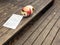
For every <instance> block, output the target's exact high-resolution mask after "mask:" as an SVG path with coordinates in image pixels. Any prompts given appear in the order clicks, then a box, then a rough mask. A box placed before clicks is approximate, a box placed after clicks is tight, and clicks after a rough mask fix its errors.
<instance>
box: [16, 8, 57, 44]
mask: <svg viewBox="0 0 60 45" xmlns="http://www.w3.org/2000/svg"><path fill="white" fill-rule="evenodd" d="M55 8H56V7H54V8H52V9H50V10H49V11H47V12H46V14H44V15H43V16H42V17H41V18H40V19H39V20H38V21H37V22H36V23H35V24H34V25H32V26H31V27H30V28H29V29H28V30H27V28H26V30H27V31H26V30H25V29H24V30H25V31H26V32H25V31H24V32H23V34H24V35H22V36H20V38H19V40H18V41H17V42H16V43H15V45H22V44H23V43H24V42H25V41H26V40H28V39H29V37H30V36H31V35H32V34H33V33H34V32H35V31H36V30H35V29H37V28H38V26H39V25H41V24H42V23H43V22H44V20H45V19H46V18H47V17H48V16H49V15H48V14H50V13H51V11H52V10H54V9H55ZM47 13H48V14H47ZM33 27H34V28H33Z"/></svg>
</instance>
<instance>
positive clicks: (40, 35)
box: [33, 14, 59, 45]
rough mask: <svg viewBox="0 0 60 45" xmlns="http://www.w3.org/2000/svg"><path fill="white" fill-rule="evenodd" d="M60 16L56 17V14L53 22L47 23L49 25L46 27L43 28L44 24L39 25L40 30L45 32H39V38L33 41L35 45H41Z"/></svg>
mask: <svg viewBox="0 0 60 45" xmlns="http://www.w3.org/2000/svg"><path fill="white" fill-rule="evenodd" d="M52 15H53V14H52ZM58 17H59V16H58ZM58 17H57V18H56V16H55V17H54V19H53V20H52V21H51V22H49V24H48V25H47V27H45V28H44V29H43V28H42V27H44V26H42V27H39V30H40V31H41V30H43V32H42V33H39V35H38V37H37V39H35V42H34V43H33V45H40V44H41V43H42V41H43V40H44V39H45V37H46V35H47V34H48V32H49V31H50V29H51V28H52V27H53V25H54V23H55V22H56V21H57V19H58ZM55 18H56V20H55ZM46 22H47V21H46ZM46 22H45V23H46ZM38 32H39V31H38ZM38 32H37V33H38Z"/></svg>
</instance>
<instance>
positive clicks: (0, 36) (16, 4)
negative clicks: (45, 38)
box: [0, 0, 58, 45]
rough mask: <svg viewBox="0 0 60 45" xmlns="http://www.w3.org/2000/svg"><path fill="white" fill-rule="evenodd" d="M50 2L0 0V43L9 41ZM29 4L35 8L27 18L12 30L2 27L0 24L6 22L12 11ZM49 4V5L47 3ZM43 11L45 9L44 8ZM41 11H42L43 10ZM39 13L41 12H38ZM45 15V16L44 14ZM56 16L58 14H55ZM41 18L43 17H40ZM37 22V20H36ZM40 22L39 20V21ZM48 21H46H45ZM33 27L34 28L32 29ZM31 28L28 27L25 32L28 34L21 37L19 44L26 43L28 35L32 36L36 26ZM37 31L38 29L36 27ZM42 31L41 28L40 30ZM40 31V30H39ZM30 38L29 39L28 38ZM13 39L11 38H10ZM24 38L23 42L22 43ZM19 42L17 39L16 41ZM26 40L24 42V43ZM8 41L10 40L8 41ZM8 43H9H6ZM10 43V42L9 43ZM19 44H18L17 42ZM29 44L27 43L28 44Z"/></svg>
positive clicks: (42, 0) (43, 0)
mask: <svg viewBox="0 0 60 45" xmlns="http://www.w3.org/2000/svg"><path fill="white" fill-rule="evenodd" d="M50 3H52V0H46V1H45V0H31V1H30V0H0V45H3V44H5V43H6V42H9V40H10V39H11V38H12V37H13V36H14V35H15V34H16V33H17V32H19V31H20V30H21V29H22V28H23V27H24V26H25V25H26V24H27V23H29V22H30V21H31V20H32V19H33V18H34V17H35V16H36V15H37V14H38V13H39V12H41V11H42V10H43V9H44V8H45V7H47V6H48V4H50ZM28 4H31V5H33V6H34V8H35V12H34V13H33V15H32V16H30V17H29V18H23V20H22V21H21V23H20V24H19V25H18V27H17V28H16V29H15V30H13V29H10V28H6V27H3V26H2V25H3V24H4V23H5V22H6V20H7V19H8V18H9V17H10V16H11V15H12V14H13V13H18V14H19V10H20V9H21V8H22V7H23V6H25V5H28ZM49 6H50V5H49ZM44 11H45V10H44ZM44 11H43V12H44ZM39 15H41V14H39ZM45 17H46V16H45ZM50 17H51V18H53V17H54V15H52V16H50ZM57 18H58V16H57ZM40 20H41V19H40ZM42 20H43V19H42ZM37 22H38V21H37ZM40 22H41V21H40ZM47 23H48V21H47ZM38 25H40V23H37V24H35V25H32V26H37V27H39V26H38ZM33 28H34V29H33ZM33 28H32V30H31V29H28V30H29V31H30V32H29V31H28V32H27V33H28V35H26V34H27V33H26V34H25V35H24V36H25V37H24V36H22V37H21V42H20V43H21V44H27V43H28V42H29V40H30V39H31V37H30V35H31V36H33V35H32V34H34V32H35V30H36V27H33ZM37 31H38V29H37ZM41 31H42V30H41ZM39 33H40V32H39ZM39 33H38V34H37V35H36V37H35V38H34V39H33V41H32V40H31V41H32V42H31V43H30V44H32V43H33V42H34V40H35V39H36V38H37V37H38V35H39ZM28 38H30V39H28ZM12 39H13V38H12ZM23 40H24V43H23ZM18 42H19V41H18ZM25 42H26V43H25ZM9 43H10V42H9ZM7 45H9V44H7ZM10 45H11V43H10ZM19 45H20V44H19ZM28 45H29V44H28Z"/></svg>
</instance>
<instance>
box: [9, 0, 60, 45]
mask: <svg viewBox="0 0 60 45" xmlns="http://www.w3.org/2000/svg"><path fill="white" fill-rule="evenodd" d="M14 41H15V42H14V44H13V43H12V44H11V42H10V44H11V45H60V0H55V2H54V5H53V6H52V7H51V8H50V9H49V10H48V11H47V12H46V13H44V14H43V16H41V18H39V19H38V20H36V21H35V22H34V21H32V22H31V23H30V24H29V25H28V26H27V27H26V28H24V29H23V30H22V31H21V32H20V33H19V34H18V35H17V38H15V39H14ZM12 42H13V41H12Z"/></svg>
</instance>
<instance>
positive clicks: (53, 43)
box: [52, 30, 60, 45]
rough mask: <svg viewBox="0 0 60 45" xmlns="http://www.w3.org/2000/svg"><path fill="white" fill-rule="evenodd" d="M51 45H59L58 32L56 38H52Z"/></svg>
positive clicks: (59, 36) (59, 33)
mask: <svg viewBox="0 0 60 45" xmlns="http://www.w3.org/2000/svg"><path fill="white" fill-rule="evenodd" d="M52 45H60V30H59V32H58V33H57V36H56V37H55V38H54V40H53V42H52Z"/></svg>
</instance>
